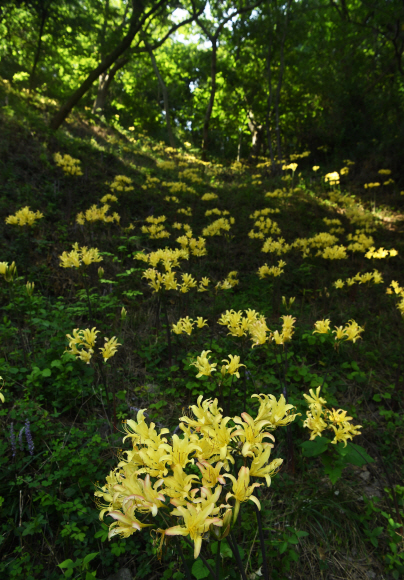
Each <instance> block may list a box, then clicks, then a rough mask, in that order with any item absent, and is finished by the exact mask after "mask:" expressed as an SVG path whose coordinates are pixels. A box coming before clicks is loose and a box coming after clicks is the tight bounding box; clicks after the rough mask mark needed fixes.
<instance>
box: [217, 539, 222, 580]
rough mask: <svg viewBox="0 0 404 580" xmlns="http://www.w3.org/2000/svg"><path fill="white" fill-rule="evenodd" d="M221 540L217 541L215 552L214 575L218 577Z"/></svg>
mask: <svg viewBox="0 0 404 580" xmlns="http://www.w3.org/2000/svg"><path fill="white" fill-rule="evenodd" d="M221 543H222V542H221V541H220V540H219V541H218V543H217V552H216V577H217V578H219V572H220V546H221Z"/></svg>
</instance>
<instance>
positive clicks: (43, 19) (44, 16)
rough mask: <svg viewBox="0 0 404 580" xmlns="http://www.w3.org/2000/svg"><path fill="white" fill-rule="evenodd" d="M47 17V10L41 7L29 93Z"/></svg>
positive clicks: (32, 83)
mask: <svg viewBox="0 0 404 580" xmlns="http://www.w3.org/2000/svg"><path fill="white" fill-rule="evenodd" d="M47 16H48V10H47V8H46V6H45V5H44V6H43V7H42V10H41V21H40V24H39V33H38V41H37V45H36V50H35V56H34V62H33V63H32V69H31V74H30V75H29V91H30V92H31V91H32V90H33V88H34V81H35V72H36V67H37V65H38V62H39V56H40V54H41V48H42V35H43V31H44V28H45V22H46V19H47Z"/></svg>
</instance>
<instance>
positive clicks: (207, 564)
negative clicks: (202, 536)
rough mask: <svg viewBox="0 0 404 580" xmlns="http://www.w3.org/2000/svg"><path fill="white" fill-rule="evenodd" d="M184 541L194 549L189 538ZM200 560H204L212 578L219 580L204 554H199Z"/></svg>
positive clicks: (244, 579)
mask: <svg viewBox="0 0 404 580" xmlns="http://www.w3.org/2000/svg"><path fill="white" fill-rule="evenodd" d="M183 539H184V541H185V542H186V543H187V544H188V546H191V548H193V545H192V543H191V542H190V541H189V540H188V538H186V537H183ZM198 558H200V559H201V560H202V562H203V563H204V565H205V566H206V568H207V569H208V570H209V573H210V575H211V576H212V578H213V580H219V579H218V578H217V576H216V574H215V573H214V571H213V568H212V566H211V565H210V564H209V562H208V561H207V559H206V558H205V556H203V555H202V552H200V553H199V556H198ZM243 580H247V578H243Z"/></svg>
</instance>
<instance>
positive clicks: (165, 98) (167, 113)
mask: <svg viewBox="0 0 404 580" xmlns="http://www.w3.org/2000/svg"><path fill="white" fill-rule="evenodd" d="M145 45H146V48H147V52H148V53H149V55H150V60H151V62H152V65H153V70H154V74H155V75H156V77H157V80H158V83H159V85H160V88H161V92H162V94H163V102H164V112H165V116H166V126H167V133H168V140H169V143H170V146H171V147H173V148H174V149H175V138H174V134H173V130H172V127H171V119H170V107H169V104H168V91H167V86H166V84H165V82H164V80H163V77H162V76H161V74H160V71H159V69H158V66H157V62H156V57H155V56H154V54H153V51H152V49H151V47H150V45H149V44H147V43H146V42H145Z"/></svg>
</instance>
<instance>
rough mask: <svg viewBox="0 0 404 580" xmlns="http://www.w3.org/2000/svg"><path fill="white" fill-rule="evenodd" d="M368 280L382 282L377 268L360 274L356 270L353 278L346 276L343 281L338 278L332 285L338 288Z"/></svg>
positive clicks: (374, 282)
mask: <svg viewBox="0 0 404 580" xmlns="http://www.w3.org/2000/svg"><path fill="white" fill-rule="evenodd" d="M368 282H373V284H383V276H382V275H381V273H380V272H379V271H378V270H373V272H365V273H364V274H361V273H360V272H358V273H357V274H356V275H355V276H354V277H353V278H347V279H346V280H345V281H344V280H341V279H338V280H337V281H336V282H334V284H333V286H335V288H337V289H340V288H343V287H344V286H345V285H346V286H348V287H349V286H353V285H354V284H366V283H368Z"/></svg>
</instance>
